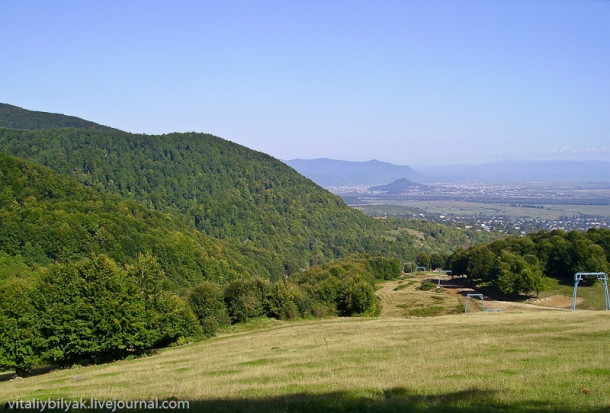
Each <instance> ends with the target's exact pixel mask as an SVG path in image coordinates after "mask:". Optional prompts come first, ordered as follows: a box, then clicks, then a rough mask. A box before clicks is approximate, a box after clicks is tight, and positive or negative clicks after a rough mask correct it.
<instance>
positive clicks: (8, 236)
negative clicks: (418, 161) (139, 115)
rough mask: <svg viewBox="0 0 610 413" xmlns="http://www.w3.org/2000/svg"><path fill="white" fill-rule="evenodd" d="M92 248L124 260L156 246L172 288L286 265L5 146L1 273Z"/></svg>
mask: <svg viewBox="0 0 610 413" xmlns="http://www.w3.org/2000/svg"><path fill="white" fill-rule="evenodd" d="M91 253H97V254H101V253H103V254H106V255H108V256H110V257H111V258H113V259H114V260H116V261H117V262H119V263H125V262H127V261H129V260H131V259H134V258H135V257H137V256H138V254H140V253H150V254H152V255H154V256H156V257H157V258H158V260H159V263H160V264H161V266H162V267H163V269H164V270H165V272H166V274H167V276H168V287H169V288H176V287H179V286H188V285H191V284H193V283H196V282H199V281H202V280H204V279H212V280H218V281H227V280H230V279H233V278H237V277H240V276H243V275H246V274H252V275H259V276H263V277H267V278H269V277H271V278H273V277H278V276H280V275H281V274H282V273H283V268H282V267H281V266H280V261H279V259H277V257H274V256H273V255H272V254H271V253H267V252H262V251H259V250H253V249H251V248H248V247H236V246H233V245H230V244H227V243H226V242H222V241H219V240H215V239H212V238H209V237H206V236H205V235H203V234H201V233H200V232H198V231H195V230H194V229H193V228H190V227H189V226H188V225H186V224H185V223H184V222H183V221H182V220H181V219H179V218H177V217H175V216H173V215H171V214H169V213H161V212H158V211H153V210H150V209H147V208H144V207H142V206H140V205H138V204H137V203H135V202H133V201H127V200H124V199H121V198H120V197H118V196H116V195H111V194H106V193H100V192H98V191H95V190H93V189H92V188H87V187H86V186H84V185H82V184H80V183H78V182H77V181H76V180H74V179H73V178H70V177H68V176H62V175H59V174H57V173H55V172H53V171H52V170H51V169H49V168H46V167H42V166H39V165H35V164H32V163H30V162H26V161H23V160H20V159H17V158H14V157H11V156H8V155H6V154H4V153H2V152H0V261H1V263H2V265H1V267H3V271H2V274H0V279H1V278H3V277H8V276H10V275H11V271H9V270H7V266H10V264H11V262H12V264H14V265H13V266H14V267H15V266H16V267H17V270H20V269H23V268H24V267H25V268H27V267H31V268H36V267H39V266H47V265H50V264H52V263H53V262H65V261H70V260H74V259H78V258H82V257H85V256H88V255H89V254H91ZM18 264H22V265H18ZM274 265H275V267H274ZM16 272H19V271H16Z"/></svg>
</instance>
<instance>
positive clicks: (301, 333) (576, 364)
mask: <svg viewBox="0 0 610 413" xmlns="http://www.w3.org/2000/svg"><path fill="white" fill-rule="evenodd" d="M609 338H610V313H609V312H602V311H595V312H593V311H577V312H575V313H569V312H558V311H537V312H522V313H510V312H503V313H473V314H467V315H463V314H460V315H450V316H442V317H434V318H429V317H428V318H408V319H405V318H369V319H328V320H321V321H319V320H318V321H300V322H288V323H281V322H274V323H268V324H267V325H266V326H264V327H262V328H261V329H258V330H254V331H249V330H247V329H243V328H242V329H240V330H234V331H231V332H228V333H226V334H224V335H222V336H220V337H217V338H214V339H212V340H209V341H205V342H201V343H197V344H192V345H188V346H184V347H180V348H173V349H167V350H163V351H161V352H159V353H158V354H156V355H154V356H151V357H146V358H142V359H138V360H131V361H121V362H117V363H112V364H107V365H101V366H92V367H82V368H73V369H69V370H60V371H55V372H52V373H49V374H45V375H40V376H35V377H30V378H26V379H21V380H15V381H5V382H2V383H1V385H0V400H13V399H17V398H24V399H29V398H47V397H66V398H77V399H78V398H81V397H84V398H90V397H94V398H99V399H149V398H155V397H159V398H165V399H168V398H177V399H188V400H191V401H192V402H193V404H192V408H193V410H194V411H195V410H197V411H253V412H255V411H426V412H437V411H439V412H440V411H453V412H472V411H485V412H488V411H498V412H506V411H527V412H555V411H559V412H562V411H563V412H572V411H589V412H591V411H593V412H602V411H608V409H609V408H610V365H609V362H608V339H609Z"/></svg>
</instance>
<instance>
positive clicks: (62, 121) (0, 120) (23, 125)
mask: <svg viewBox="0 0 610 413" xmlns="http://www.w3.org/2000/svg"><path fill="white" fill-rule="evenodd" d="M0 125H2V127H5V128H12V129H58V128H79V129H101V130H116V129H113V128H110V127H108V126H103V125H99V124H97V123H94V122H89V121H87V120H84V119H80V118H77V117H75V116H66V115H61V114H59V113H48V112H37V111H31V110H26V109H22V108H20V107H17V106H13V105H8V104H6V103H0Z"/></svg>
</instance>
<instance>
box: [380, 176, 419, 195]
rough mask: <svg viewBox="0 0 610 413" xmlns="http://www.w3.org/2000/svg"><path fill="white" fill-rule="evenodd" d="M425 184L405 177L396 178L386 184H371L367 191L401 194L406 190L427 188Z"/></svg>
mask: <svg viewBox="0 0 610 413" xmlns="http://www.w3.org/2000/svg"><path fill="white" fill-rule="evenodd" d="M427 188H428V186H427V185H421V184H416V183H415V182H411V181H409V180H408V179H406V178H401V179H397V180H395V181H394V182H392V183H389V184H387V185H378V186H372V187H370V188H369V191H372V192H375V191H379V192H385V193H387V194H402V193H405V192H408V191H413V190H416V189H427Z"/></svg>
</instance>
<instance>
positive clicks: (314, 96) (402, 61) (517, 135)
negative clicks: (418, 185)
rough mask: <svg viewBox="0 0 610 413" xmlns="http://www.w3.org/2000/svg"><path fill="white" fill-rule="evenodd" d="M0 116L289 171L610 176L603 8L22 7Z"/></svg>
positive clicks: (10, 43)
mask: <svg viewBox="0 0 610 413" xmlns="http://www.w3.org/2000/svg"><path fill="white" fill-rule="evenodd" d="M0 58H1V59H0V60H1V64H0V102H4V103H10V104H14V105H17V106H21V107H24V108H27V109H32V110H41V111H48V112H59V113H65V114H70V115H75V116H79V117H82V118H85V119H88V120H93V121H96V122H99V123H102V124H107V125H110V126H113V127H117V128H119V129H123V130H126V131H130V132H142V133H149V134H157V133H167V132H172V131H198V132H207V133H212V134H215V135H218V136H221V137H223V138H226V139H229V140H231V141H234V142H237V143H240V144H243V145H245V146H248V147H250V148H253V149H256V150H260V151H263V152H266V153H269V154H271V155H273V156H275V157H278V158H281V159H292V158H318V157H328V158H335V159H344V160H359V161H363V160H369V159H373V158H375V159H379V160H383V161H388V162H393V163H396V164H405V165H421V164H427V163H432V164H439V163H479V162H487V161H494V160H500V159H598V160H608V161H610V1H602V0H521V1H520V0H461V1H455V0H402V1H383V0H382V1H372V0H371V1H357V0H350V1H339V0H325V1H315V0H314V1H296V0H282V1H279V0H278V1H265V0H260V1H230V0H229V1H192V2H189V1H175V2H170V1H165V2H160V1H159V2H157V1H113V0H106V1H103V2H102V1H86V0H85V1H83V0H80V1H53V0H50V1H42V0H41V1H28V0H21V1H16V0H7V1H5V2H4V4H3V6H2V13H0Z"/></svg>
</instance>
